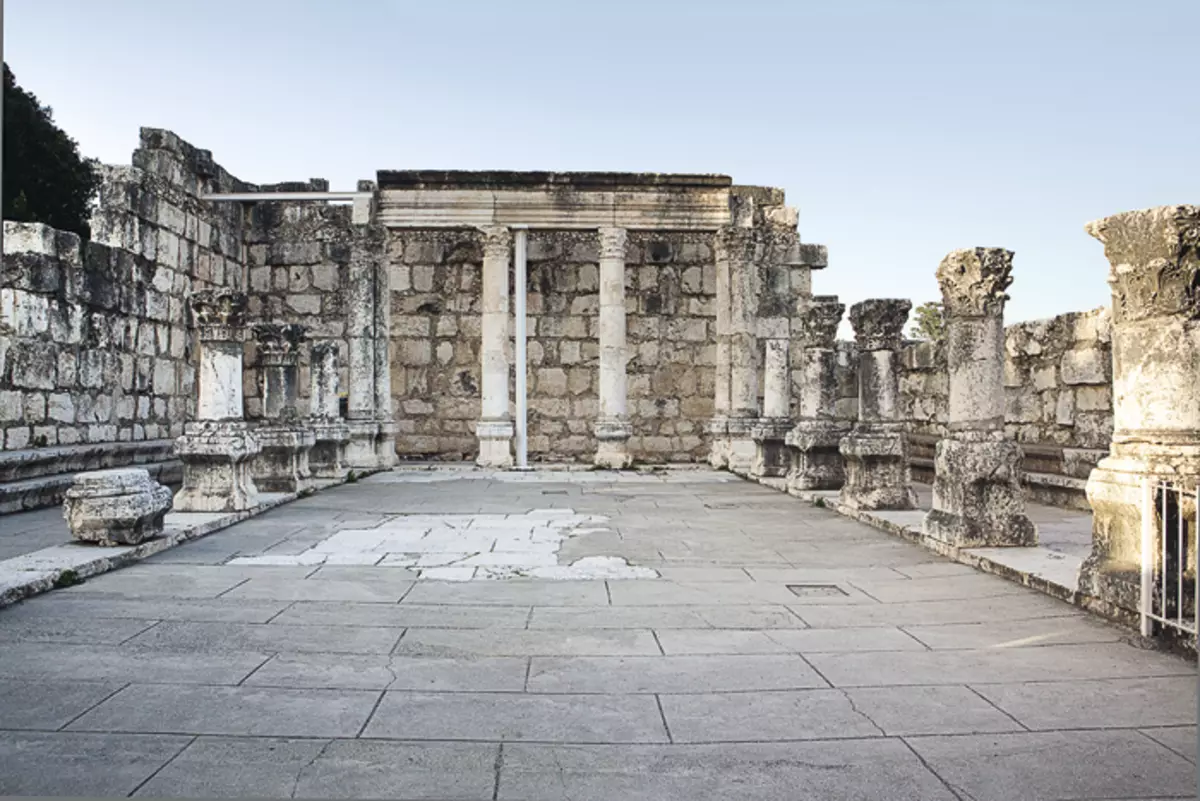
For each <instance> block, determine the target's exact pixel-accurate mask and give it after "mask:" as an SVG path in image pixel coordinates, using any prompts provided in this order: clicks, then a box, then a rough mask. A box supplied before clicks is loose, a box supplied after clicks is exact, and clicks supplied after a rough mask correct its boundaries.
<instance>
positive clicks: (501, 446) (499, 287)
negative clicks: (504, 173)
mask: <svg viewBox="0 0 1200 801" xmlns="http://www.w3.org/2000/svg"><path fill="white" fill-rule="evenodd" d="M483 233H484V240H483V281H482V287H483V290H482V291H483V320H482V325H481V328H482V342H481V343H480V349H479V350H480V354H481V362H482V364H481V367H482V380H481V381H480V384H481V390H482V394H483V403H482V415H481V417H480V420H479V422H478V423H477V424H476V426H475V435H476V436H477V437H478V438H479V456H478V457H477V459H476V463H477V464H478V465H479V466H480V467H512V466H513V453H512V437H513V422H512V416H511V415H510V414H509V411H508V374H509V369H508V354H507V352H506V350H505V345H506V344H507V342H508V332H509V320H508V272H509V254H510V251H511V248H512V233H511V232H510V231H509V229H508V228H507V227H505V226H489V227H487V228H485V229H483Z"/></svg>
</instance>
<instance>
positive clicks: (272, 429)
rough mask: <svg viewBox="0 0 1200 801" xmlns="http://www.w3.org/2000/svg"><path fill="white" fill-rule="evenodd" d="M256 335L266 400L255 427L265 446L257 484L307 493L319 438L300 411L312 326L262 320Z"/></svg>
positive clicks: (257, 460)
mask: <svg viewBox="0 0 1200 801" xmlns="http://www.w3.org/2000/svg"><path fill="white" fill-rule="evenodd" d="M254 337H255V339H256V340H257V342H258V367H259V377H260V381H261V387H262V402H263V420H262V423H261V424H260V425H259V426H258V427H257V428H256V429H255V430H254V435H255V438H256V439H258V442H259V446H260V447H261V451H260V452H259V454H258V456H257V457H256V458H255V460H254V466H253V471H254V483H255V484H256V485H257V486H258V487H259V489H261V490H263V491H265V492H294V493H302V492H305V491H307V490H309V489H310V485H311V479H312V472H311V470H310V469H309V466H308V454H309V451H311V450H312V447H313V444H314V443H315V442H316V437H315V436H314V434H313V432H312V430H311V429H310V428H309V427H308V426H307V425H306V424H305V422H304V421H301V420H300V418H299V416H298V415H297V412H296V400H297V397H298V395H299V392H298V386H297V383H296V382H297V378H298V374H299V368H300V348H301V347H302V346H303V344H304V343H305V341H306V340H307V331H306V329H305V328H304V326H302V325H295V324H293V323H258V324H257V325H255V326H254Z"/></svg>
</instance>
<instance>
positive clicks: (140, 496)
mask: <svg viewBox="0 0 1200 801" xmlns="http://www.w3.org/2000/svg"><path fill="white" fill-rule="evenodd" d="M170 508H171V491H170V490H169V489H167V488H166V487H164V486H162V485H161V484H159V483H158V482H157V481H155V480H153V479H152V478H150V474H149V473H147V472H146V471H145V470H139V469H136V468H135V469H121V470H98V471H95V472H91V473H79V474H77V475H76V476H75V481H74V483H73V484H72V485H71V488H70V489H69V490H67V496H66V500H65V501H64V503H63V517H64V518H66V520H67V526H68V528H70V529H71V537H72V539H75V540H78V541H80V542H92V543H96V544H98V545H110V546H111V545H137V544H138V543H140V542H143V541H145V540H148V539H150V538H152V537H156V536H158V535H159V534H160V533H162V527H163V516H164V515H166V513H167V511H168V510H169V509H170Z"/></svg>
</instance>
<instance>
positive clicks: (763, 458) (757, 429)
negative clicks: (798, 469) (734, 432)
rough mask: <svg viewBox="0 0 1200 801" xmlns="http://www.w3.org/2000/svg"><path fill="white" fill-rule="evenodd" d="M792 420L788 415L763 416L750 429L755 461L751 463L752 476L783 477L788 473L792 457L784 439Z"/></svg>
mask: <svg viewBox="0 0 1200 801" xmlns="http://www.w3.org/2000/svg"><path fill="white" fill-rule="evenodd" d="M791 428H792V421H791V420H789V419H787V418H786V417H764V418H761V419H760V420H759V421H758V422H757V423H756V424H755V425H754V428H752V429H751V430H750V437H751V439H753V440H754V461H753V462H752V463H751V464H750V476H751V477H752V478H781V477H783V476H786V475H787V472H788V468H790V467H791V463H792V458H791V454H790V453H788V449H787V443H786V442H785V441H784V440H785V438H786V437H787V434H788V431H790V430H791Z"/></svg>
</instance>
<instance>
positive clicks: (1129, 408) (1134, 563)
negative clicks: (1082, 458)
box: [1080, 206, 1200, 620]
mask: <svg viewBox="0 0 1200 801" xmlns="http://www.w3.org/2000/svg"><path fill="white" fill-rule="evenodd" d="M1087 232H1088V233H1089V234H1091V235H1092V236H1093V237H1095V238H1096V239H1098V240H1100V242H1102V243H1103V244H1104V255H1105V256H1106V257H1107V258H1108V262H1109V265H1110V270H1109V276H1108V283H1109V286H1110V287H1111V288H1112V325H1113V333H1112V365H1111V368H1112V382H1113V435H1112V446H1111V449H1110V451H1109V455H1108V456H1106V457H1105V458H1103V459H1101V460H1100V462H1099V464H1097V465H1096V468H1095V469H1094V470H1092V473H1091V475H1090V476H1088V481H1087V498H1088V503H1090V504H1091V507H1092V553H1091V555H1090V556H1089V557H1088V558H1087V559H1086V560H1085V561H1084V563H1083V569H1082V570H1081V571H1080V590H1081V591H1082V592H1083V593H1085V594H1086V595H1088V596H1091V597H1092V598H1098V599H1101V600H1103V601H1105V602H1107V603H1110V604H1113V605H1114V606H1116V607H1117V608H1119V609H1123V610H1126V611H1127V612H1128V611H1135V610H1137V609H1138V601H1139V588H1140V570H1141V566H1142V561H1141V526H1142V524H1143V520H1142V483H1143V482H1144V481H1151V482H1154V483H1155V484H1157V483H1158V482H1168V483H1170V484H1172V485H1174V486H1175V487H1178V488H1179V489H1181V490H1184V491H1185V495H1186V494H1187V493H1191V492H1193V491H1194V490H1195V488H1196V486H1197V484H1200V403H1197V392H1198V388H1200V291H1197V287H1198V286H1200V259H1197V243H1200V206H1160V207H1158V208H1152V209H1143V210H1139V211H1130V212H1125V213H1123V214H1117V215H1114V216H1112V217H1107V218H1105V219H1103V220H1097V221H1095V222H1092V223H1089V224H1088V226H1087ZM1101 367H1108V365H1101ZM1166 495H1167V497H1166V498H1163V493H1162V492H1161V491H1159V490H1155V491H1154V492H1153V496H1152V498H1153V502H1154V507H1155V512H1154V519H1153V520H1151V521H1146V522H1147V523H1148V524H1149V525H1150V526H1151V527H1152V528H1153V530H1154V531H1155V532H1156V535H1155V537H1154V540H1155V542H1154V545H1153V547H1154V550H1155V552H1156V553H1162V550H1163V543H1162V541H1161V538H1160V536H1159V535H1158V534H1157V532H1160V531H1162V527H1163V526H1164V523H1165V522H1166V521H1164V520H1163V519H1162V511H1161V509H1162V506H1163V504H1164V502H1165V504H1166V513H1167V516H1168V519H1169V520H1173V519H1177V517H1178V516H1179V515H1182V516H1183V517H1184V518H1185V519H1186V518H1188V517H1192V516H1193V515H1195V514H1196V510H1195V508H1194V506H1193V505H1192V504H1188V503H1186V502H1185V503H1184V504H1183V505H1182V508H1179V507H1177V505H1176V502H1175V498H1174V496H1175V493H1166ZM1189 506H1190V507H1191V508H1189ZM1192 519H1195V518H1194V517H1192ZM1195 535H1196V531H1195V529H1194V528H1193V529H1192V531H1191V535H1190V537H1189V538H1188V539H1190V540H1191V544H1190V546H1187V545H1186V544H1185V547H1186V548H1187V550H1191V549H1194V548H1195V542H1196V540H1195ZM1171 540H1174V537H1169V538H1168V542H1167V548H1166V550H1167V558H1168V562H1173V561H1175V560H1176V559H1178V560H1180V562H1181V563H1182V564H1183V565H1184V571H1185V572H1184V582H1185V586H1187V584H1186V583H1187V582H1188V581H1190V579H1189V578H1188V574H1187V570H1188V568H1189V566H1191V567H1194V559H1195V555H1194V553H1192V554H1189V553H1178V552H1177V550H1176V544H1175V543H1174V542H1172V541H1171ZM1155 562H1156V567H1157V568H1158V569H1163V564H1162V557H1161V556H1160V557H1158V558H1157V559H1156V560H1155ZM1173 584H1174V582H1172V587H1173ZM1185 592H1187V591H1186V590H1185ZM1170 594H1171V593H1168V596H1169V595H1170ZM1168 603H1169V604H1170V606H1168V607H1167V609H1166V610H1165V611H1168V613H1170V612H1169V610H1170V608H1172V607H1173V605H1174V601H1169V602H1168ZM1184 603H1185V605H1186V604H1187V598H1186V596H1185V599H1184ZM1184 619H1185V620H1186V619H1187V612H1186V611H1184Z"/></svg>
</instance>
